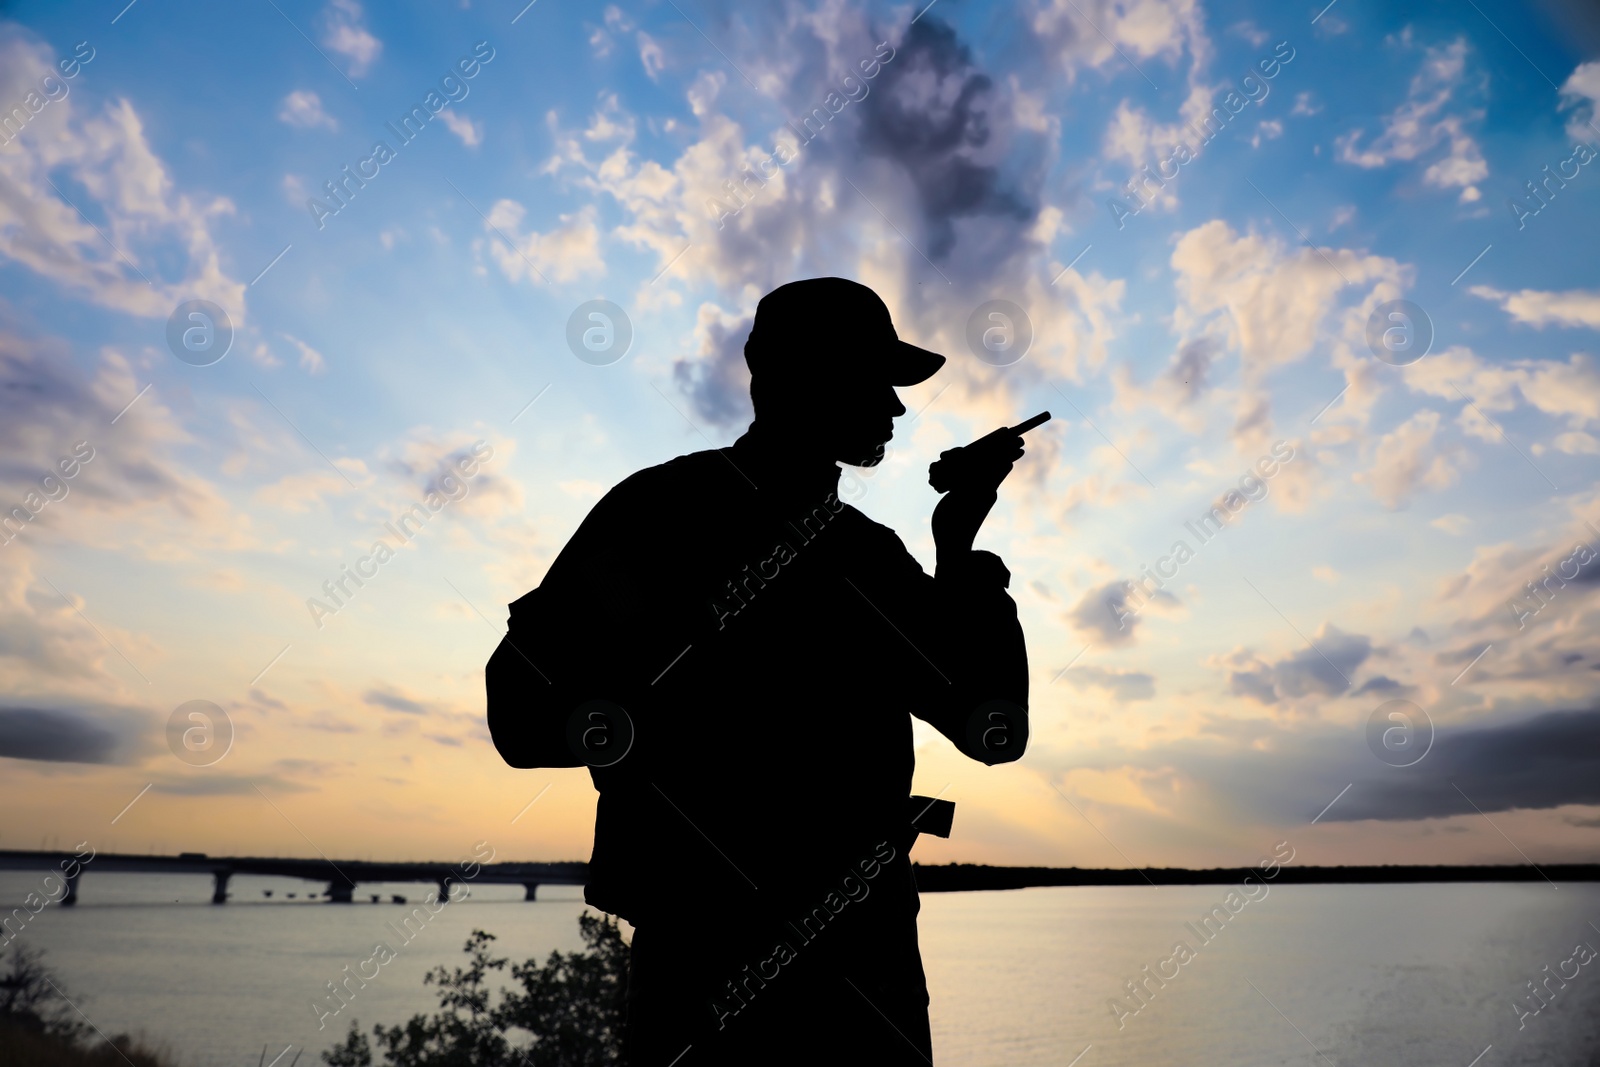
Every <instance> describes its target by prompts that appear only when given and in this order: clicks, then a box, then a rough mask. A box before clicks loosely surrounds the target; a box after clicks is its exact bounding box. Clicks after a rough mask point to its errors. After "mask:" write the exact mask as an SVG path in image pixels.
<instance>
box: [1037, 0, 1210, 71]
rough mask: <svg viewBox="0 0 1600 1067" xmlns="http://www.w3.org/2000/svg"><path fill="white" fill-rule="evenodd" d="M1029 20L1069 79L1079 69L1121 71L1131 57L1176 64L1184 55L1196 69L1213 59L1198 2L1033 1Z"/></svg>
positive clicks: (1169, 0) (1144, 0)
mask: <svg viewBox="0 0 1600 1067" xmlns="http://www.w3.org/2000/svg"><path fill="white" fill-rule="evenodd" d="M1025 10H1026V9H1025ZM1029 18H1030V21H1031V22H1032V28H1033V33H1034V35H1035V37H1036V38H1037V39H1038V40H1039V42H1040V44H1041V45H1042V46H1043V47H1044V48H1045V50H1046V53H1047V55H1049V57H1050V58H1051V59H1052V60H1054V61H1055V62H1056V63H1058V64H1059V65H1060V66H1061V67H1062V68H1063V70H1064V71H1065V73H1066V75H1067V77H1068V79H1069V81H1071V80H1076V77H1077V71H1078V68H1079V67H1083V66H1087V67H1089V68H1092V69H1102V68H1104V67H1106V66H1107V65H1108V64H1109V65H1111V67H1112V69H1113V71H1115V72H1117V73H1122V71H1120V70H1118V69H1117V64H1121V63H1124V62H1126V61H1125V59H1124V56H1127V55H1130V54H1131V55H1132V56H1133V57H1134V58H1135V59H1141V60H1142V59H1150V58H1155V57H1160V58H1162V59H1165V60H1166V61H1167V62H1168V63H1169V64H1171V65H1173V66H1176V65H1177V63H1178V61H1179V60H1180V59H1181V58H1182V57H1183V54H1184V53H1185V52H1188V53H1189V55H1190V56H1191V57H1192V59H1193V66H1194V67H1195V68H1196V69H1199V68H1202V67H1203V66H1204V65H1205V62H1206V60H1207V59H1208V58H1209V57H1210V55H1211V43H1210V40H1209V38H1208V37H1207V36H1206V33H1205V29H1204V18H1203V13H1202V11H1201V9H1200V5H1199V3H1197V2H1196V0H1139V2H1136V3H1127V2H1125V0H1081V2H1080V0H1036V2H1035V3H1034V4H1033V5H1032V11H1031V13H1029Z"/></svg>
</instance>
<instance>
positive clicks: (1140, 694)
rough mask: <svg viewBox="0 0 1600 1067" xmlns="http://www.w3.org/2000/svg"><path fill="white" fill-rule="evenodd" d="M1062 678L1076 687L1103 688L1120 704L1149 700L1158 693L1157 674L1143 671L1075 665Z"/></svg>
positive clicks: (1080, 688)
mask: <svg viewBox="0 0 1600 1067" xmlns="http://www.w3.org/2000/svg"><path fill="white" fill-rule="evenodd" d="M1062 678H1063V679H1064V680H1066V681H1067V682H1070V683H1071V684H1072V686H1073V688H1075V689H1079V690H1082V689H1088V688H1091V687H1092V688H1095V689H1103V690H1105V691H1106V692H1108V693H1110V694H1111V699H1113V700H1115V701H1116V702H1117V703H1119V704H1127V703H1131V702H1133V701H1135V700H1149V699H1150V698H1152V697H1154V696H1155V695H1156V680H1155V676H1154V675H1151V674H1145V673H1144V672H1142V671H1127V670H1108V669H1106V668H1104V667H1075V668H1073V669H1072V670H1069V671H1068V672H1067V673H1066V674H1064V675H1062Z"/></svg>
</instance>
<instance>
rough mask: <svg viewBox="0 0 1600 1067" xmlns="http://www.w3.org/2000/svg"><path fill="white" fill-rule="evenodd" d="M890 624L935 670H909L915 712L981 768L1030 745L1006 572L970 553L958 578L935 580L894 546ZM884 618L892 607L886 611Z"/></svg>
mask: <svg viewBox="0 0 1600 1067" xmlns="http://www.w3.org/2000/svg"><path fill="white" fill-rule="evenodd" d="M896 542H897V544H896V547H897V548H898V550H899V551H898V555H899V557H900V558H899V560H898V562H897V565H896V566H895V567H894V568H892V570H891V573H892V582H893V586H892V587H891V588H890V589H887V590H885V592H886V593H887V594H888V598H889V599H890V600H891V601H894V602H896V606H895V608H894V609H892V614H893V617H892V618H890V621H891V622H893V623H894V625H895V626H896V627H897V628H899V629H901V630H902V631H903V635H904V636H905V638H906V640H907V641H909V642H910V643H911V644H912V645H913V646H914V647H915V648H916V649H917V651H918V653H920V654H921V655H922V657H923V658H925V659H927V660H928V661H929V662H930V664H931V665H932V666H933V667H934V670H931V671H920V672H913V675H912V678H913V679H914V680H913V681H912V683H911V684H912V690H913V692H912V706H911V710H912V713H913V714H915V715H916V716H917V717H918V718H920V719H922V720H924V721H925V722H927V723H928V724H929V725H931V726H933V727H934V728H935V729H937V730H938V731H939V732H940V733H942V734H944V735H945V737H947V738H949V739H950V741H951V742H952V743H953V744H954V745H955V746H956V748H958V749H959V750H960V751H961V752H963V753H964V754H966V755H967V756H970V757H971V758H973V759H975V760H979V761H980V762H982V763H986V764H990V765H993V764H997V763H1009V762H1011V761H1013V760H1016V759H1020V758H1021V757H1022V754H1023V752H1024V751H1026V749H1027V745H1028V652H1027V647H1026V645H1025V644H1024V641H1023V634H1022V625H1021V623H1020V622H1019V621H1018V620H1017V605H1016V603H1015V602H1014V601H1013V600H1012V599H1011V597H1010V596H1009V595H1008V594H1007V593H1006V587H1007V585H1008V584H1009V583H1010V578H1011V575H1010V572H1009V571H1007V570H1006V568H1005V565H1004V564H1003V563H1002V562H1001V561H1000V557H998V556H996V555H994V554H993V553H992V552H982V551H975V552H973V553H972V556H971V558H970V560H969V562H968V565H967V566H965V567H963V568H961V569H960V570H959V571H958V572H955V573H941V574H940V575H939V576H938V577H932V576H930V575H928V574H927V572H925V571H924V570H923V569H922V567H921V565H920V564H919V563H917V561H916V559H915V558H914V557H913V556H912V555H911V554H910V553H909V552H907V551H906V550H905V547H904V545H902V544H899V543H898V538H896ZM884 613H885V615H886V617H887V616H889V615H890V613H891V609H890V608H888V607H887V605H886V606H885V609H884Z"/></svg>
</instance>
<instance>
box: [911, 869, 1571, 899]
mask: <svg viewBox="0 0 1600 1067" xmlns="http://www.w3.org/2000/svg"><path fill="white" fill-rule="evenodd" d="M911 866H912V870H913V871H915V872H916V877H917V890H918V891H919V892H923V893H955V892H963V891H969V890H983V889H1034V888H1042V887H1045V886H1090V885H1151V884H1154V885H1158V886H1161V885H1233V884H1237V883H1239V882H1241V881H1243V879H1244V878H1245V876H1246V875H1257V876H1258V877H1259V875H1258V872H1257V871H1256V869H1255V868H1254V867H1212V868H1208V869H1206V870H1187V869H1185V868H1182V867H1133V868H1125V869H1124V868H1092V867H990V866H987V865H985V864H976V863H946V864H942V865H938V866H929V865H926V864H921V863H914V864H912V865H911ZM1546 881H1549V882H1600V863H1556V864H1549V865H1545V866H1538V867H1535V866H1529V865H1528V864H1506V865H1475V866H1462V865H1456V866H1390V865H1385V866H1357V867H1284V868H1282V869H1280V870H1279V872H1278V875H1277V877H1276V878H1274V879H1273V884H1274V885H1354V884H1378V885H1394V884H1398V883H1423V882H1430V883H1431V882H1546Z"/></svg>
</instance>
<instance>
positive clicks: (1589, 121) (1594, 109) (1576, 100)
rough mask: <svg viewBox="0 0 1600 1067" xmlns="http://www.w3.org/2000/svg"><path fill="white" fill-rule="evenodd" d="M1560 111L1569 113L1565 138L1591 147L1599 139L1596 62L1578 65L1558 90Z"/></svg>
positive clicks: (1599, 90)
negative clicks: (1596, 118) (1570, 110)
mask: <svg viewBox="0 0 1600 1067" xmlns="http://www.w3.org/2000/svg"><path fill="white" fill-rule="evenodd" d="M1561 108H1562V110H1566V109H1568V108H1571V109H1572V118H1571V119H1569V120H1568V121H1567V136H1568V137H1571V138H1572V139H1573V140H1575V141H1583V142H1584V143H1586V144H1593V143H1594V142H1595V140H1596V139H1597V138H1600V129H1597V128H1596V125H1595V116H1596V114H1597V113H1600V60H1594V61H1592V62H1589V63H1580V64H1579V65H1578V66H1577V68H1576V69H1574V70H1573V72H1572V73H1571V74H1570V75H1568V76H1567V80H1566V82H1565V83H1564V84H1563V85H1562V86H1561Z"/></svg>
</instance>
